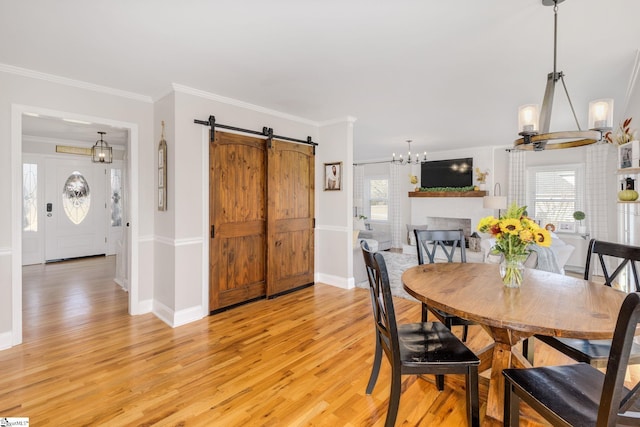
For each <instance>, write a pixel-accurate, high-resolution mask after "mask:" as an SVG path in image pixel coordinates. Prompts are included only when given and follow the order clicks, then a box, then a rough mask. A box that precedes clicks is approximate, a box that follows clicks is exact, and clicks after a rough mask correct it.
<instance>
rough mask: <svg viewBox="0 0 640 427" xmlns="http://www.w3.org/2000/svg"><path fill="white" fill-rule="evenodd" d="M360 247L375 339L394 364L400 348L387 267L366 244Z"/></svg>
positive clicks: (397, 358) (377, 254) (380, 256)
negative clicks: (365, 272) (365, 270)
mask: <svg viewBox="0 0 640 427" xmlns="http://www.w3.org/2000/svg"><path fill="white" fill-rule="evenodd" d="M361 247H362V254H363V256H364V265H365V267H366V269H367V277H368V279H369V291H370V295H371V306H372V308H373V321H374V323H375V328H376V338H377V340H378V341H379V343H380V345H381V346H382V349H383V350H384V352H385V353H386V354H387V357H388V358H389V361H390V362H391V364H395V363H398V362H399V360H400V350H399V348H400V346H399V344H398V330H397V323H396V314H395V311H394V309H393V297H392V295H391V286H390V285H389V274H388V273H387V265H386V264H385V262H384V258H383V257H382V255H381V254H380V253H377V252H371V251H369V247H368V245H367V242H365V241H362V242H361ZM398 366H399V365H398Z"/></svg>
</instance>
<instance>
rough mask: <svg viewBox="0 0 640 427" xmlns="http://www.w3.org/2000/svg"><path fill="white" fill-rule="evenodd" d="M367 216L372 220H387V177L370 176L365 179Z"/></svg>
mask: <svg viewBox="0 0 640 427" xmlns="http://www.w3.org/2000/svg"><path fill="white" fill-rule="evenodd" d="M366 185H367V192H366V193H367V194H366V195H367V207H368V213H369V215H368V217H369V219H370V220H372V221H388V220H389V178H388V177H370V178H369V179H367V180H366Z"/></svg>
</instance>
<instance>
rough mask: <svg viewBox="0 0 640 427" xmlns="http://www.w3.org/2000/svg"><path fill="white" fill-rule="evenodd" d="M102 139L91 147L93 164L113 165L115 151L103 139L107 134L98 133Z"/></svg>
mask: <svg viewBox="0 0 640 427" xmlns="http://www.w3.org/2000/svg"><path fill="white" fill-rule="evenodd" d="M98 133H99V134H100V139H99V140H98V141H96V143H95V144H94V145H93V147H91V161H92V162H93V163H113V149H112V148H111V147H109V144H107V141H105V140H104V139H102V137H103V136H104V135H106V134H107V133H106V132H98Z"/></svg>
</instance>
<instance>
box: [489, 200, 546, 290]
mask: <svg viewBox="0 0 640 427" xmlns="http://www.w3.org/2000/svg"><path fill="white" fill-rule="evenodd" d="M525 210H526V206H522V207H518V205H517V204H516V203H513V204H511V206H509V208H508V209H507V212H506V213H505V214H504V216H501V217H500V218H495V217H493V216H488V217H485V218H482V219H481V220H480V222H479V223H478V231H480V232H481V233H489V234H491V235H492V236H493V237H494V238H495V239H496V244H495V246H494V247H493V248H492V250H491V251H492V252H493V253H501V254H502V255H503V260H502V262H501V263H500V276H501V277H502V282H503V283H504V285H505V286H506V287H508V288H519V287H520V285H521V284H522V278H523V276H522V275H523V272H524V261H525V259H526V258H527V256H528V255H529V252H530V249H529V246H530V245H539V246H544V247H548V246H551V234H549V232H548V231H547V230H545V229H543V228H540V226H539V225H538V224H536V222H535V221H533V220H532V219H530V218H528V217H526V216H524V215H523V213H524V211H525Z"/></svg>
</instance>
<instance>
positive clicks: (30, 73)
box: [0, 63, 153, 104]
mask: <svg viewBox="0 0 640 427" xmlns="http://www.w3.org/2000/svg"><path fill="white" fill-rule="evenodd" d="M0 72H5V73H9V74H15V75H18V76H22V77H29V78H32V79H38V80H45V81H48V82H51V83H58V84H61V85H65V86H72V87H76V88H79V89H86V90H91V91H94V92H101V93H106V94H108V95H114V96H119V97H121V98H129V99H133V100H135V101H140V102H145V103H149V104H150V103H152V102H153V100H152V99H151V97H150V96H146V95H140V94H138V93H133V92H127V91H125V90H120V89H114V88H111V87H107V86H100V85H96V84H93V83H88V82H83V81H80V80H74V79H70V78H67V77H60V76H56V75H53V74H47V73H42V72H40V71H34V70H29V69H27V68H20V67H16V66H13V65H7V64H2V63H0Z"/></svg>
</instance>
